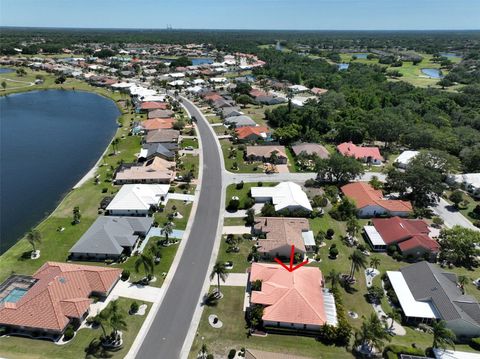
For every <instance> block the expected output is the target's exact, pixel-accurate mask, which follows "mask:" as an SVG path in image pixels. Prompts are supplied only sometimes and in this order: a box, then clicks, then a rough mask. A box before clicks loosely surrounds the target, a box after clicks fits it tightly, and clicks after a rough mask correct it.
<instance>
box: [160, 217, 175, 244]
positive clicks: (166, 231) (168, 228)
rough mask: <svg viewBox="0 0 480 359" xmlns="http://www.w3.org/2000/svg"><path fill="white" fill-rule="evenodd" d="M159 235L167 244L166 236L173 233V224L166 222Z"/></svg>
mask: <svg viewBox="0 0 480 359" xmlns="http://www.w3.org/2000/svg"><path fill="white" fill-rule="evenodd" d="M160 233H161V234H163V235H164V236H165V241H166V243H168V236H169V235H170V234H172V233H173V223H172V222H167V223H165V225H164V226H163V228H162V230H161V231H160Z"/></svg>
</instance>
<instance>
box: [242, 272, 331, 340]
mask: <svg viewBox="0 0 480 359" xmlns="http://www.w3.org/2000/svg"><path fill="white" fill-rule="evenodd" d="M257 280H260V281H261V282H262V285H261V290H258V291H257V290H252V292H251V296H250V304H251V305H255V304H256V305H261V306H263V307H264V310H263V316H262V319H263V325H264V327H267V328H268V327H283V328H291V329H296V330H298V329H300V330H307V331H308V330H310V331H318V330H320V328H321V327H322V325H324V324H325V323H327V324H330V325H336V324H337V315H336V309H335V301H334V300H333V295H332V294H331V293H329V292H327V291H324V290H323V283H324V281H323V276H322V272H321V271H320V269H319V268H316V267H305V266H304V267H301V268H299V269H297V270H295V271H293V272H289V271H287V270H285V269H284V268H283V267H281V266H280V265H278V264H267V263H253V264H252V267H251V270H250V277H249V281H250V283H253V282H255V281H257Z"/></svg>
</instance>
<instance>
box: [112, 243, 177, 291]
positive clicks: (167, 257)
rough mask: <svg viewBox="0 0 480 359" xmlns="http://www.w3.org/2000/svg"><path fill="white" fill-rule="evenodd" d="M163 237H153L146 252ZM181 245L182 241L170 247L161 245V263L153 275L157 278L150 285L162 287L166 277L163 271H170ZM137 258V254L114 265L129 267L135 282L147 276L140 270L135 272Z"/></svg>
mask: <svg viewBox="0 0 480 359" xmlns="http://www.w3.org/2000/svg"><path fill="white" fill-rule="evenodd" d="M160 238H161V237H152V238H150V240H149V241H148V244H147V246H146V248H145V250H144V251H145V252H148V251H149V250H150V248H152V247H154V246H155V245H156V242H157V240H159V239H160ZM179 245H180V242H178V243H177V244H174V245H171V246H168V247H161V248H162V250H161V253H162V259H161V260H160V263H158V264H156V265H155V268H154V272H153V275H154V276H155V277H156V278H157V280H156V281H155V282H150V285H151V286H153V287H161V286H162V284H163V282H164V279H165V277H164V276H163V275H162V273H168V271H169V270H170V266H171V265H172V262H173V259H174V258H175V254H176V253H177V249H178V246H179ZM136 259H137V257H136V256H132V257H130V258H129V259H128V260H127V261H126V262H125V263H122V264H120V265H114V267H119V268H122V269H127V270H129V271H130V281H131V282H135V281H139V280H141V279H143V278H144V277H145V273H143V272H140V273H136V272H135V260H136Z"/></svg>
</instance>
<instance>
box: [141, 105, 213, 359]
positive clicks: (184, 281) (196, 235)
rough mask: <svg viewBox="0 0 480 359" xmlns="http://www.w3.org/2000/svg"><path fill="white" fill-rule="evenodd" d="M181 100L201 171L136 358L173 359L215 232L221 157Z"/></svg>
mask: <svg viewBox="0 0 480 359" xmlns="http://www.w3.org/2000/svg"><path fill="white" fill-rule="evenodd" d="M183 104H184V105H185V107H186V108H187V109H188V111H189V112H190V114H191V115H193V116H195V117H196V118H197V120H198V121H197V127H198V132H199V135H200V137H201V140H202V151H203V175H202V187H201V190H200V197H199V201H198V206H197V212H196V215H195V219H194V222H193V225H192V227H191V231H190V236H189V238H188V242H187V244H186V246H185V250H184V252H183V255H182V257H181V259H180V262H179V266H178V268H177V270H176V272H175V275H174V277H173V279H172V282H171V283H170V286H169V288H168V291H167V293H165V297H164V298H163V301H162V303H161V305H160V308H159V309H158V312H157V314H156V316H155V319H154V320H153V322H152V325H151V327H150V329H149V331H148V334H147V335H146V337H145V339H144V341H143V343H142V345H141V347H140V349H139V351H138V354H137V355H136V358H141V359H154V358H161V359H176V358H179V357H180V351H181V349H182V346H183V343H184V341H185V338H186V336H187V332H188V330H189V328H190V323H191V321H192V318H193V314H194V312H195V309H196V307H197V305H198V300H199V298H200V294H201V291H202V286H203V283H204V281H205V278H206V276H207V274H208V273H207V271H208V266H209V263H210V257H211V255H212V250H213V245H214V243H215V237H216V235H217V226H218V219H219V217H220V205H221V196H222V167H221V161H222V159H221V157H220V154H219V150H218V147H217V144H216V141H215V137H214V135H213V134H212V131H211V130H210V128H209V125H208V123H207V122H206V121H205V120H203V117H202V115H201V113H200V112H199V110H198V109H197V108H196V107H195V106H194V105H192V104H191V103H189V102H187V101H184V102H183Z"/></svg>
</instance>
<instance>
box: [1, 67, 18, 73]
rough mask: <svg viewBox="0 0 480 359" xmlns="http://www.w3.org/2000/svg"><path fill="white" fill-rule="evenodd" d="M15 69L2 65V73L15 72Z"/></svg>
mask: <svg viewBox="0 0 480 359" xmlns="http://www.w3.org/2000/svg"><path fill="white" fill-rule="evenodd" d="M14 71H15V70H14V69H9V68H6V67H0V74H9V73H11V72H14Z"/></svg>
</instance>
